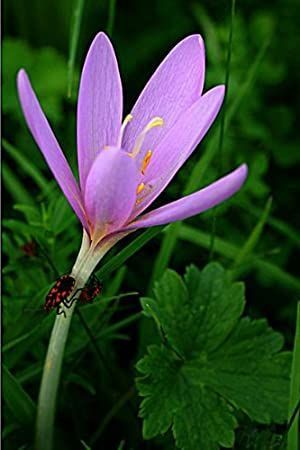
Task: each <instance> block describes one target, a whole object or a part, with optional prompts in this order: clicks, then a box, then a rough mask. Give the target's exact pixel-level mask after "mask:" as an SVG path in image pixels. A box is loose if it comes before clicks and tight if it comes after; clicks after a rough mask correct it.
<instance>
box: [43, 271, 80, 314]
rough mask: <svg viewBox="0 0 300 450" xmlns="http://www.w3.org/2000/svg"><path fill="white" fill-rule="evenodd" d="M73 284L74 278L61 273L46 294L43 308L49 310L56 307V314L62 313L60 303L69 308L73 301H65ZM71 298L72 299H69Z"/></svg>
mask: <svg viewBox="0 0 300 450" xmlns="http://www.w3.org/2000/svg"><path fill="white" fill-rule="evenodd" d="M74 285H75V278H73V277H71V275H62V276H61V277H60V278H58V280H57V281H56V283H55V285H54V286H53V287H52V288H51V289H50V291H49V293H48V294H47V296H46V300H45V305H44V309H45V310H46V311H47V312H49V311H51V310H52V309H54V308H56V312H57V314H64V316H65V312H64V310H62V309H61V304H63V305H65V306H66V307H67V308H70V307H71V305H72V303H73V302H67V299H68V297H69V295H70V294H71V292H72V290H73V288H74ZM71 300H72V299H71Z"/></svg>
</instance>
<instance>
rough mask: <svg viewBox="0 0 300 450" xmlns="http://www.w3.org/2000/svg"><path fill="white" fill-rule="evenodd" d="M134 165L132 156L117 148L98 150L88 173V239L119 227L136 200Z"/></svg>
mask: <svg viewBox="0 0 300 450" xmlns="http://www.w3.org/2000/svg"><path fill="white" fill-rule="evenodd" d="M137 185H138V177H137V169H136V164H135V161H134V159H133V158H131V157H130V156H129V155H128V154H127V153H125V152H124V151H121V150H120V149H118V148H110V149H109V150H104V151H103V152H100V154H99V156H97V158H96V160H95V161H94V163H93V165H92V167H91V170H90V172H89V174H88V177H87V180H86V186H85V207H86V211H87V214H88V217H89V220H90V222H91V224H90V228H92V233H91V234H93V235H94V237H93V236H91V238H92V239H97V240H98V238H102V237H103V236H104V235H107V234H109V233H111V232H113V231H115V230H116V229H118V228H120V227H122V225H124V223H125V222H126V221H127V220H128V217H129V216H130V213H131V211H132V208H133V206H134V203H135V201H136V189H137Z"/></svg>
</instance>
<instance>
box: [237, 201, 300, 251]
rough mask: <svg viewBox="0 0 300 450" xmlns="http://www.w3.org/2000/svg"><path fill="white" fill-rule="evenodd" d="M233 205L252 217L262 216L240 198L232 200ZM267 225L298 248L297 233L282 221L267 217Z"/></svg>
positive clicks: (259, 211)
mask: <svg viewBox="0 0 300 450" xmlns="http://www.w3.org/2000/svg"><path fill="white" fill-rule="evenodd" d="M232 201H233V203H235V204H236V205H238V206H239V207H240V208H243V209H244V210H245V211H247V212H249V213H250V214H252V215H253V216H255V217H257V218H259V217H260V216H261V214H262V209H260V208H257V207H256V206H253V205H251V203H250V202H248V201H247V200H246V201H244V200H241V199H240V198H238V199H236V200H235V199H234V198H233V199H232ZM267 223H268V225H270V226H271V227H272V228H273V229H274V230H276V231H278V232H279V233H281V234H283V236H285V237H287V238H288V239H290V240H291V241H292V242H293V244H295V245H297V247H299V248H300V236H299V233H298V232H297V231H296V230H294V229H293V228H292V227H291V226H290V225H288V224H287V223H285V222H283V221H282V220H280V219H278V218H276V217H272V216H269V217H268V218H267Z"/></svg>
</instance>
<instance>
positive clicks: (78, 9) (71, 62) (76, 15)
mask: <svg viewBox="0 0 300 450" xmlns="http://www.w3.org/2000/svg"><path fill="white" fill-rule="evenodd" d="M83 7H84V0H77V1H76V6H75V7H74V12H73V18H72V26H71V39H70V50H69V59H68V97H71V95H72V86H73V76H74V67H75V57H76V51H77V47H78V40H79V33H80V25H81V20H82V14H83Z"/></svg>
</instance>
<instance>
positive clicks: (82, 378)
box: [2, 0, 300, 449]
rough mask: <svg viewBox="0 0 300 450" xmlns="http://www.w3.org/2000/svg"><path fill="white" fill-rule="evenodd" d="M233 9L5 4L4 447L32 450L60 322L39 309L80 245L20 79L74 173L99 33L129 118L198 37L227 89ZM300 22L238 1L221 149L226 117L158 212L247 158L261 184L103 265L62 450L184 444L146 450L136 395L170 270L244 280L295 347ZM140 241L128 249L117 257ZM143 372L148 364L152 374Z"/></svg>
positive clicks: (72, 360) (66, 405)
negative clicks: (158, 292) (31, 126)
mask: <svg viewBox="0 0 300 450" xmlns="http://www.w3.org/2000/svg"><path fill="white" fill-rule="evenodd" d="M229 3H230V2H228V1H224V0H214V1H207V0H203V1H202V2H198V1H197V2H196V1H184V0H178V1H174V0H164V1H152V2H151V3H147V4H146V3H145V2H139V1H137V0H131V1H129V2H121V1H119V2H118V1H117V2H116V5H115V9H114V1H111V2H110V3H109V2H107V1H106V2H104V1H103V2H96V1H94V0H89V1H85V2H84V1H80V0H79V1H78V0H77V1H75V0H62V1H57V0H56V1H52V2H51V1H49V0H45V1H43V2H41V1H40V0H32V1H31V2H30V7H29V5H28V3H27V2H19V1H17V0H10V1H8V0H6V1H4V3H3V17H4V20H3V27H4V39H3V46H2V52H3V53H2V55H3V73H2V78H3V98H2V107H3V115H4V127H3V142H2V144H3V156H4V161H3V166H2V175H3V182H4V187H5V198H4V202H3V217H4V220H3V251H4V263H5V268H4V271H3V282H4V289H3V323H4V347H3V352H4V353H3V356H4V358H3V359H4V364H5V369H4V371H3V379H4V389H3V394H4V401H5V411H4V431H3V438H4V442H5V445H6V448H7V449H21V448H31V445H32V444H31V443H32V438H33V436H32V435H33V423H34V416H35V404H36V399H37V395H38V387H39V381H40V376H41V370H42V364H43V359H44V356H45V351H46V348H47V342H48V338H49V333H50V330H51V326H52V324H53V321H54V314H51V315H49V316H45V314H44V312H43V311H42V305H43V299H44V297H45V294H46V293H47V291H48V290H49V287H50V286H51V284H52V283H53V281H54V280H55V278H56V277H57V276H58V274H62V273H66V272H68V271H69V270H70V268H71V266H72V263H73V262H74V259H75V256H76V254H77V251H78V248H79V244H80V234H81V233H80V227H79V224H78V223H77V221H76V218H75V217H74V215H73V213H72V212H71V210H70V208H69V206H68V205H67V204H66V202H65V200H64V198H63V196H62V194H61V193H60V191H59V189H58V188H57V186H56V184H55V182H54V180H53V179H52V178H51V175H50V174H49V171H48V169H47V167H46V164H45V162H44V161H43V159H42V157H41V155H40V153H39V151H38V150H37V148H36V146H35V144H34V142H33V140H32V138H31V136H30V134H29V133H28V131H27V128H26V126H25V123H24V119H23V118H22V115H21V111H20V107H19V103H18V100H17V96H16V84H15V78H16V72H17V70H18V69H19V68H20V67H24V68H25V69H26V70H27V71H28V73H29V74H30V77H31V80H32V83H33V86H34V88H35V90H36V92H37V94H38V96H39V98H40V101H41V103H42V105H43V107H44V110H45V112H46V114H47V116H48V118H49V120H50V122H51V124H52V125H53V127H54V129H55V132H56V135H57V136H58V140H59V141H60V142H61V143H62V147H63V148H64V151H65V153H66V156H67V158H68V160H69V161H70V163H71V165H72V167H73V168H74V171H76V151H75V148H76V144H75V108H76V97H77V85H78V80H79V73H80V68H81V67H82V63H83V57H84V55H85V53H86V51H87V49H88V46H89V44H90V42H91V40H92V38H93V37H94V35H95V34H96V33H97V32H98V31H99V30H103V29H104V30H106V31H108V32H109V34H110V35H111V37H112V41H113V43H114V46H115V48H116V52H117V56H118V59H119V63H120V69H121V73H122V79H123V82H124V85H125V108H124V110H125V112H129V110H130V107H131V105H132V104H133V102H134V101H135V99H136V97H137V95H138V93H139V91H140V90H141V89H142V87H143V86H144V84H145V82H146V81H147V79H148V77H149V76H150V75H151V73H152V71H153V70H154V69H155V67H156V66H157V64H158V63H159V62H160V61H161V59H162V58H163V57H164V56H165V54H166V53H167V51H168V50H170V49H171V48H172V46H173V45H174V44H175V43H176V42H177V41H178V40H180V39H181V38H183V37H184V36H186V35H187V34H191V33H194V32H195V33H196V32H197V33H198V32H200V33H201V34H202V35H203V36H204V38H205V42H206V50H207V75H206V89H208V88H209V87H211V86H213V85H215V84H218V83H221V82H224V79H225V76H226V71H227V72H228V61H227V53H228V34H229V29H230V4H229ZM76 12H77V13H78V14H79V16H77V18H78V17H79V19H80V21H81V22H80V24H79V22H77V25H81V26H80V27H79V26H78V28H76ZM298 15H299V3H298V2H297V1H296V0H276V1H272V2H271V1H268V0H264V1H263V2H261V1H258V0H254V1H251V2H250V1H243V2H238V3H237V8H236V14H235V18H234V23H233V41H232V52H231V64H230V71H229V91H228V98H227V104H226V108H225V117H224V120H225V122H224V124H225V133H224V139H223V141H222V145H220V138H219V136H220V124H221V122H222V116H220V117H219V119H218V120H217V122H216V124H215V125H214V127H213V128H212V130H211V131H210V132H209V134H208V136H207V137H206V138H205V140H204V141H203V142H202V143H201V145H200V147H199V149H198V151H196V152H195V154H194V155H193V157H192V158H191V160H190V161H189V162H188V163H187V164H186V165H185V167H184V168H183V169H182V170H181V171H180V173H179V174H178V176H177V177H176V179H175V180H174V181H173V182H172V184H171V186H170V187H169V188H168V190H167V192H166V193H165V194H163V196H162V198H160V199H159V200H158V202H157V204H161V203H162V202H164V201H165V200H166V199H168V200H171V199H175V198H177V197H178V196H179V195H181V194H182V193H183V192H186V191H189V190H191V189H193V190H194V189H196V188H198V187H200V186H204V185H205V184H207V183H209V182H210V181H212V180H214V179H216V178H217V177H218V176H219V175H220V174H223V173H225V172H226V171H228V170H230V169H231V168H233V167H234V166H236V165H238V164H239V163H241V162H243V161H245V162H247V164H248V165H249V168H250V174H249V179H248V181H247V183H246V185H245V188H244V189H243V190H242V192H241V193H239V194H238V195H237V196H235V197H234V198H233V199H232V200H230V201H228V202H227V203H226V204H225V205H224V206H221V207H219V208H217V209H216V210H215V211H210V212H208V213H205V214H202V215H201V216H198V217H196V218H193V219H190V220H189V221H186V222H185V223H184V224H183V225H182V226H180V225H179V226H178V225H177V226H176V225H175V227H174V226H173V227H169V228H168V229H167V230H166V229H164V230H163V232H161V230H160V229H159V230H150V231H149V232H146V234H144V235H142V234H141V236H140V238H138V241H134V243H133V244H131V247H129V249H127V250H126V251H125V253H122V255H123V256H124V258H123V259H120V258H119V257H118V258H117V259H115V261H116V264H115V265H114V264H112V263H113V261H112V263H111V262H110V265H106V266H105V265H104V267H102V268H100V276H101V279H102V280H103V282H104V293H103V296H102V297H101V298H99V299H98V300H97V301H96V302H95V304H94V305H88V306H85V307H82V308H81V312H82V316H84V319H85V321H86V322H87V323H88V325H89V327H90V329H91V330H92V333H93V336H94V338H95V341H91V339H90V337H89V336H88V334H87V332H86V329H85V328H84V326H83V325H82V321H81V318H80V316H76V317H74V320H73V323H72V329H71V332H70V337H69V341H68V345H67V351H66V355H65V360H64V367H63V374H62V380H61V386H60V394H59V403H58V413H57V423H56V436H55V438H56V448H64V449H68V448H70V449H71V448H83V449H84V448H93V449H95V448H100V447H101V448H112V449H117V448H119V449H121V448H124V449H141V448H145V449H150V448H153V449H156V448H158V449H159V448H162V449H171V448H174V443H173V440H172V437H171V433H167V435H165V436H164V437H163V438H161V437H159V438H156V439H154V440H151V441H146V442H143V440H142V431H141V430H142V423H141V420H140V419H138V418H137V412H138V406H139V404H140V399H139V398H138V395H137V390H136V386H135V385H134V378H135V376H136V375H137V369H136V367H135V365H136V363H137V361H138V359H139V358H141V357H142V356H143V355H144V354H145V351H146V347H147V346H148V345H149V344H152V345H153V344H155V345H158V347H157V348H159V342H160V341H161V340H162V339H163V338H162V336H160V337H159V335H158V334H157V333H156V332H155V329H154V326H153V325H152V323H154V322H155V321H154V322H153V321H152V320H151V319H150V318H146V317H145V316H143V315H142V313H141V306H140V302H139V300H138V299H139V297H138V296H140V297H145V296H148V297H152V296H153V293H152V286H153V282H154V281H156V280H157V279H158V278H159V276H160V275H161V274H162V273H163V272H164V269H165V268H166V267H167V266H169V267H171V268H172V269H175V270H176V271H177V272H178V273H179V274H181V275H183V274H184V272H185V267H186V266H187V265H190V264H191V263H193V264H195V265H196V266H198V267H199V268H203V266H205V265H206V264H207V263H208V262H209V260H211V259H213V260H215V261H218V262H219V263H221V264H222V265H223V266H224V267H225V268H226V269H228V270H229V271H230V274H231V275H232V277H233V278H235V279H240V280H243V281H244V282H245V284H246V293H247V303H246V313H247V315H249V316H250V317H251V318H252V319H260V318H262V317H265V318H267V320H268V322H269V324H270V325H271V326H272V327H273V328H275V329H276V330H277V331H279V332H281V333H282V334H283V335H284V338H285V347H284V348H285V350H286V349H291V348H292V344H293V336H294V330H295V315H296V303H297V300H298V299H299V291H300V281H299V253H298V250H299V247H300V236H299V233H298V230H299V226H300V212H299V196H300V183H299V175H298V170H299V165H298V164H299V162H300V152H299V140H300V139H299V133H298V123H299V120H300V110H299V108H300V107H299V105H300V90H299V89H297V86H298V84H299V69H300V53H299V46H300V34H299V31H298V26H297V25H298V24H297V18H298ZM74 20H75V22H74ZM71 30H73V34H72V36H73V41H72V40H71V39H70V36H71ZM77 32H78V42H77V41H76V33H77ZM76 42H77V44H78V46H77V47H76ZM70 45H71V52H70ZM72 49H73V53H72ZM75 50H76V51H75ZM73 63H74V71H73V72H72V80H71V81H72V82H71V84H70V68H72V66H73ZM70 86H71V88H72V89H71V93H72V95H71V97H69V96H68V95H67V93H68V89H69V90H70ZM270 197H272V201H271V200H270ZM132 241H133V238H129V239H128V240H127V241H124V242H122V243H121V244H120V246H119V247H118V248H117V249H115V252H118V251H120V250H121V248H123V247H124V246H125V245H126V244H128V245H130V243H131V242H132ZM170 249H171V250H172V251H170ZM137 250H139V251H137ZM112 254H113V252H112V253H111V254H110V255H109V257H108V259H110V258H111V256H112ZM131 254H132V257H131V258H130V259H128V258H127V257H128V256H129V255H131ZM122 255H121V256H122ZM108 259H106V260H105V261H104V264H105V263H106V262H107V261H108ZM143 307H145V304H144V303H143ZM148 315H151V314H150V313H149V311H148ZM156 319H157V317H156ZM156 322H157V320H156ZM158 322H159V321H158ZM95 342H97V345H95ZM142 361H145V360H142ZM146 365H147V364H146V363H145V362H144V367H143V364H142V363H140V364H139V366H138V367H139V369H140V368H141V367H142V370H146V372H147V368H145V366H146ZM141 389H142V390H143V389H144V390H145V389H146V388H145V386H144V387H142V388H141ZM146 390H147V389H146ZM75 406H76V407H75ZM237 418H238V422H239V428H238V429H237V431H236V441H235V444H234V445H235V446H234V448H236V449H245V448H249V449H252V448H253V449H254V448H257V449H264V448H269V447H268V446H270V445H273V447H272V448H276V445H277V444H276V443H275V440H276V436H280V435H281V434H282V433H283V432H284V428H282V427H280V426H276V425H275V424H272V425H266V424H265V425H260V424H258V423H257V422H256V421H255V420H257V417H255V415H253V414H252V415H250V418H251V420H250V419H249V418H248V417H247V416H246V415H245V414H244V413H242V412H240V413H238V417H237ZM150 434H151V433H150ZM220 442H221V441H220ZM221 443H222V442H221ZM231 443H232V439H231V438H227V439H225V441H224V445H227V446H228V445H231ZM270 443H272V444H270ZM208 448H210V447H208ZM212 448H215V447H212Z"/></svg>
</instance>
